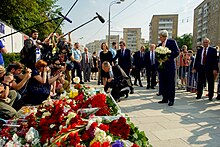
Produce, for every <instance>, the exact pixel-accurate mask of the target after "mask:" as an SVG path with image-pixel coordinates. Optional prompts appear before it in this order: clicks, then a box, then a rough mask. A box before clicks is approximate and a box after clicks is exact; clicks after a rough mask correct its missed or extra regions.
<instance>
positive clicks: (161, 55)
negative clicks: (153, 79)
mask: <svg viewBox="0 0 220 147" xmlns="http://www.w3.org/2000/svg"><path fill="white" fill-rule="evenodd" d="M155 53H156V59H157V61H158V62H159V66H158V68H159V69H163V63H164V62H165V61H167V60H168V58H169V56H170V54H171V50H170V49H168V48H167V47H164V46H159V47H157V48H156V49H155Z"/></svg>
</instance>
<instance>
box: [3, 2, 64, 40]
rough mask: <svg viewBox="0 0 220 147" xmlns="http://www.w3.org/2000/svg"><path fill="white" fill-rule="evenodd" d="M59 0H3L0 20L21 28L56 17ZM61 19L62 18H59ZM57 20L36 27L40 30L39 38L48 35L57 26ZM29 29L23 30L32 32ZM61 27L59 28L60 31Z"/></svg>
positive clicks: (28, 32) (26, 32)
mask: <svg viewBox="0 0 220 147" xmlns="http://www.w3.org/2000/svg"><path fill="white" fill-rule="evenodd" d="M56 1H57V0H31V1H29V0H2V1H1V5H0V20H2V21H4V22H6V23H7V24H8V25H12V27H13V28H15V29H16V30H21V29H24V28H27V27H30V26H33V25H36V24H39V23H41V22H44V21H47V20H50V19H53V18H55V17H56V16H55V14H57V13H58V12H59V11H61V7H59V6H57V5H55V3H56ZM57 21H60V20H57ZM57 21H56V22H55V21H51V22H47V23H44V24H42V25H38V26H36V27H34V28H35V29H37V30H38V31H39V39H41V40H42V39H44V38H45V37H47V36H48V35H49V34H50V33H51V32H53V31H54V29H55V28H56V27H57ZM30 31H31V30H30V29H29V30H24V31H23V32H24V33H25V34H27V35H29V34H30ZM60 32H61V28H59V29H58V33H60Z"/></svg>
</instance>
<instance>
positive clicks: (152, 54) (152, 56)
mask: <svg viewBox="0 0 220 147" xmlns="http://www.w3.org/2000/svg"><path fill="white" fill-rule="evenodd" d="M153 64H154V53H153V51H151V65H153Z"/></svg>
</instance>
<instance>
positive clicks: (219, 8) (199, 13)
mask: <svg viewBox="0 0 220 147" xmlns="http://www.w3.org/2000/svg"><path fill="white" fill-rule="evenodd" d="M206 37H208V38H209V39H210V40H211V45H212V46H220V0H204V1H203V2H202V3H201V4H199V5H198V6H197V7H196V8H195V9H194V24H193V48H194V50H195V49H196V46H198V45H201V43H202V40H203V39H204V38H206Z"/></svg>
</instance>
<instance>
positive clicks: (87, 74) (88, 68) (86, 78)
mask: <svg viewBox="0 0 220 147" xmlns="http://www.w3.org/2000/svg"><path fill="white" fill-rule="evenodd" d="M90 76H91V66H90V64H89V63H86V64H85V65H84V67H83V77H84V82H86V81H90Z"/></svg>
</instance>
